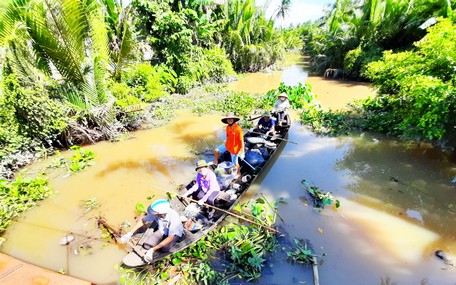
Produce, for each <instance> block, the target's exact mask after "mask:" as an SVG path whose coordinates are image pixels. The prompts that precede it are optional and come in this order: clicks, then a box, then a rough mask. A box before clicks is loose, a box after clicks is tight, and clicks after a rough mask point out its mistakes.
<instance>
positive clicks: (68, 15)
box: [0, 0, 114, 138]
mask: <svg viewBox="0 0 456 285" xmlns="http://www.w3.org/2000/svg"><path fill="white" fill-rule="evenodd" d="M17 35H19V37H16V36H17ZM15 39H18V40H15ZM0 41H1V43H2V44H3V45H4V46H6V47H7V53H8V54H9V56H8V57H7V58H8V60H9V62H10V65H11V66H12V68H13V70H12V71H13V72H15V73H17V74H19V75H21V77H22V78H25V79H28V80H27V82H33V80H34V77H35V76H36V74H39V73H37V72H35V71H37V70H39V71H40V72H41V73H42V74H45V75H47V76H50V77H52V78H53V79H54V80H56V81H57V83H58V84H57V92H55V90H54V95H53V96H54V97H56V96H57V97H59V98H60V99H61V100H62V101H63V102H65V104H67V105H68V106H69V107H70V108H71V110H72V111H71V112H70V115H71V114H73V115H75V114H79V115H78V117H79V118H81V117H83V118H85V119H84V121H85V122H87V125H92V127H96V128H98V129H99V130H100V131H101V133H102V136H103V137H105V138H109V137H112V136H113V130H112V129H111V127H110V123H111V122H112V121H113V120H114V113H113V112H112V106H113V103H114V98H113V97H112V96H111V95H110V93H109V92H108V91H107V89H106V85H105V82H106V79H107V78H108V76H109V71H110V68H111V64H112V61H111V57H110V52H109V48H108V29H107V26H106V24H105V21H104V16H103V13H102V9H101V6H100V4H99V2H98V1H96V0H84V1H81V0H10V1H9V5H8V8H7V10H6V12H5V14H4V15H3V17H2V20H1V23H0ZM81 115H82V116H81ZM70 125H71V124H70Z"/></svg>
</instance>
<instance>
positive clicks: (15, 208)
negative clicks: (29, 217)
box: [0, 175, 51, 233]
mask: <svg viewBox="0 0 456 285" xmlns="http://www.w3.org/2000/svg"><path fill="white" fill-rule="evenodd" d="M50 192H51V189H50V188H49V186H48V185H47V179H46V178H44V177H42V176H38V177H36V178H34V179H30V178H22V176H20V175H17V176H16V180H15V181H14V182H8V181H6V180H0V233H3V232H4V231H5V229H6V228H7V227H8V226H9V225H10V224H11V221H12V220H13V219H14V218H15V217H17V216H18V215H19V214H20V213H22V212H24V211H26V210H28V209H30V208H32V207H34V206H35V205H36V204H37V202H38V201H40V200H43V199H44V198H46V197H48V196H49V194H50Z"/></svg>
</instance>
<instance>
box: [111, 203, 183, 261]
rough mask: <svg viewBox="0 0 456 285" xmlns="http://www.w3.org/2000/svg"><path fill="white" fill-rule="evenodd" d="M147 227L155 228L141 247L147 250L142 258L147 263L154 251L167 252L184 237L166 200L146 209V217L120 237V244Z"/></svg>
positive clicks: (175, 213) (177, 215)
mask: <svg viewBox="0 0 456 285" xmlns="http://www.w3.org/2000/svg"><path fill="white" fill-rule="evenodd" d="M147 225H155V226H156V230H155V231H154V233H153V234H151V235H150V236H149V237H148V238H147V240H146V241H145V242H144V245H143V247H144V248H145V249H147V250H148V251H147V252H146V255H145V256H144V259H145V260H146V261H148V262H150V261H151V260H152V256H153V253H154V252H155V251H157V250H159V251H161V252H168V251H169V250H170V249H171V247H172V246H173V245H174V244H175V243H176V242H177V241H178V240H179V239H180V238H182V237H183V235H184V227H183V225H182V221H181V219H180V217H179V214H178V213H177V212H176V211H175V210H174V209H172V208H171V205H170V204H169V201H168V200H165V199H158V200H155V201H154V202H153V203H152V204H151V205H150V206H149V207H148V208H147V215H146V216H145V217H144V218H143V219H142V221H140V222H138V223H137V224H136V225H135V226H133V227H132V228H131V230H130V231H129V232H127V233H126V234H124V235H122V237H121V238H120V241H121V243H122V244H125V243H127V242H128V241H129V240H130V239H131V237H132V236H133V234H134V233H135V232H136V231H137V230H139V229H140V228H141V227H143V226H146V227H147Z"/></svg>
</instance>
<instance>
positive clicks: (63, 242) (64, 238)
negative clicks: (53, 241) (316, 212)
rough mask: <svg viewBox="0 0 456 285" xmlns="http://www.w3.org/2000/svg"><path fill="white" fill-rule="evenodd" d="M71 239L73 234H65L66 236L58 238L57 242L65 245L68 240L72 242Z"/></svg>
mask: <svg viewBox="0 0 456 285" xmlns="http://www.w3.org/2000/svg"><path fill="white" fill-rule="evenodd" d="M73 240H74V236H72V235H67V236H64V237H63V238H61V239H60V241H59V244H60V245H67V244H69V243H70V242H72V241H73Z"/></svg>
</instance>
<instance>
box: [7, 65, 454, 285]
mask: <svg viewBox="0 0 456 285" xmlns="http://www.w3.org/2000/svg"><path fill="white" fill-rule="evenodd" d="M280 81H283V82H285V84H287V85H294V84H297V83H298V82H308V83H310V84H311V85H312V87H313V91H314V93H316V94H317V95H318V100H319V101H320V102H321V104H322V105H323V107H325V108H332V109H340V108H344V105H345V103H346V102H347V101H348V100H349V99H351V98H365V97H367V96H372V95H373V93H372V91H371V90H370V89H369V87H368V85H364V84H359V83H350V82H348V83H347V82H339V81H328V80H325V79H322V78H318V77H309V76H308V74H307V72H305V70H304V66H303V64H294V65H291V66H289V67H287V68H286V69H285V70H284V71H274V72H271V73H257V74H252V75H247V76H245V77H243V78H242V79H241V80H239V81H237V82H233V83H231V84H230V86H229V87H230V88H232V89H236V90H241V91H247V92H254V93H264V92H266V91H268V90H270V89H272V88H277V86H278V85H279V83H280ZM221 117H222V116H221V115H211V116H202V117H197V116H194V115H192V114H191V113H189V112H185V111H183V112H181V113H179V116H177V118H176V119H175V120H173V121H172V122H171V123H170V124H168V125H167V126H164V127H161V128H157V129H152V130H148V131H139V132H135V133H132V134H131V136H130V137H129V138H127V139H125V140H123V141H120V142H116V143H110V142H102V143H98V144H96V145H93V146H88V147H87V148H88V149H90V150H92V151H94V152H95V154H96V160H95V162H96V164H95V165H94V166H91V167H89V168H88V169H86V170H84V171H82V172H80V173H76V174H72V175H71V176H68V175H67V174H66V173H65V172H64V171H48V176H49V179H50V184H51V186H52V187H53V188H54V189H55V191H56V194H55V195H53V196H52V197H51V198H50V199H47V200H46V201H43V202H42V203H41V205H40V207H36V208H34V209H32V210H30V211H28V212H27V213H26V214H25V215H23V217H21V218H20V219H19V220H18V221H17V222H14V223H13V224H12V225H11V226H10V227H9V228H8V231H7V232H6V234H5V235H4V236H3V237H4V238H6V239H7V240H6V242H5V243H4V244H3V247H2V249H1V250H2V252H4V253H6V254H9V255H12V256H14V257H17V258H19V259H22V260H24V261H27V262H30V263H33V264H36V265H39V266H42V267H45V268H49V269H52V270H56V271H58V270H61V271H64V272H65V273H66V274H69V275H71V276H76V277H79V278H82V279H86V280H90V281H92V282H94V283H96V284H117V283H118V278H119V277H118V272H117V271H116V269H115V266H116V264H119V263H120V262H121V260H122V258H123V256H124V255H125V253H126V252H125V250H124V248H123V247H122V246H119V245H116V244H105V243H104V242H103V241H100V240H96V239H97V238H99V235H100V231H99V229H98V228H97V223H96V218H97V217H98V216H99V215H103V216H104V217H106V218H107V219H108V221H109V222H110V223H111V224H114V225H120V224H121V223H123V222H125V221H128V222H130V223H135V217H136V213H135V205H136V203H138V202H141V203H143V204H148V203H149V202H150V200H148V198H150V197H151V196H154V198H158V197H165V194H164V191H162V190H157V189H169V190H172V189H174V188H175V185H176V184H180V183H186V182H188V181H189V180H190V179H191V178H192V177H193V176H194V174H195V173H194V166H193V165H194V162H195V161H196V160H198V159H200V158H201V157H200V156H198V155H195V154H194V150H197V149H202V148H206V147H208V148H210V147H212V146H214V145H216V144H218V143H220V142H221V141H222V135H223V130H224V125H223V124H222V123H221V122H220V118H221ZM296 117H297V116H295V118H294V119H296ZM288 139H289V140H290V141H293V142H296V144H293V143H287V144H286V145H285V147H284V149H283V150H282V152H281V153H280V156H279V157H278V158H277V160H276V161H275V162H274V164H273V165H272V166H271V167H270V168H269V169H268V171H267V173H265V174H264V175H262V176H261V178H262V179H260V180H259V181H257V184H255V185H253V187H252V188H251V189H250V190H249V195H250V197H260V196H261V195H265V196H266V197H267V198H268V199H269V200H271V201H275V200H279V199H282V200H283V201H285V203H280V204H279V214H280V216H281V218H282V219H283V221H282V220H280V219H278V220H277V224H278V226H279V229H280V231H281V232H282V234H283V236H282V237H281V238H280V243H281V247H280V248H279V249H278V250H277V252H276V254H275V255H274V256H273V257H272V258H271V259H270V261H269V263H268V266H267V267H266V269H265V270H264V272H263V277H261V278H260V280H259V281H258V284H313V281H312V270H311V268H307V267H304V266H302V265H300V264H290V263H289V262H288V261H287V258H286V253H285V252H284V250H289V249H290V247H289V245H292V243H293V240H294V239H295V238H296V239H306V240H308V241H309V243H310V245H311V247H312V249H313V250H314V251H315V253H316V254H318V255H319V257H318V260H319V263H320V264H319V267H318V270H319V276H320V284H342V285H345V284H347V285H348V284H350V285H353V284H366V285H367V284H382V285H383V284H385V285H386V284H397V285H399V284H401V285H409V284H410V285H411V284H427V285H430V284H435V285H454V284H456V268H455V267H452V266H450V265H446V264H444V263H443V262H442V261H441V260H439V259H438V258H436V257H435V256H434V252H435V251H436V250H443V251H444V252H446V253H447V255H448V256H449V257H450V258H452V259H453V260H454V263H456V213H455V212H456V164H455V162H454V161H450V160H449V159H447V158H446V156H445V155H443V154H442V153H440V152H439V151H438V150H436V149H434V148H432V147H430V146H429V145H426V144H410V143H408V144H406V143H403V142H400V141H398V140H396V139H391V138H388V137H385V136H380V135H375V134H361V135H353V136H347V137H337V138H331V137H324V136H317V135H315V134H313V133H312V132H310V131H309V130H307V129H306V128H305V127H303V126H301V125H300V124H299V123H298V122H295V123H294V124H293V126H292V128H291V130H290V134H289V138H288ZM65 155H71V153H70V152H68V153H65ZM52 159H53V158H50V159H49V160H47V161H43V162H41V163H38V164H36V165H33V166H31V167H29V169H27V170H26V172H31V173H34V172H36V171H41V170H40V169H43V167H44V166H46V165H47V164H49V163H50V161H51V160H52ZM303 179H305V180H307V181H308V182H309V183H310V184H311V185H313V186H316V187H319V189H320V190H321V191H324V192H327V191H330V192H332V194H333V196H334V197H335V198H336V199H338V200H339V201H340V203H341V207H340V208H339V209H335V208H332V207H327V208H325V209H324V210H321V211H316V210H315V209H313V207H312V203H311V201H310V200H309V199H308V198H309V197H308V195H307V194H306V191H305V189H304V188H303V186H302V185H301V180H303ZM89 199H93V200H94V201H97V202H98V203H99V205H100V207H99V208H96V209H91V210H90V211H88V212H85V209H83V208H82V207H81V201H86V200H89ZM68 233H72V234H73V235H74V236H75V237H76V239H75V241H74V242H72V243H70V244H69V245H67V246H61V245H59V240H60V239H61V238H62V237H63V236H65V235H67V234H68ZM0 281H1V280H0ZM0 283H1V282H0Z"/></svg>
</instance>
